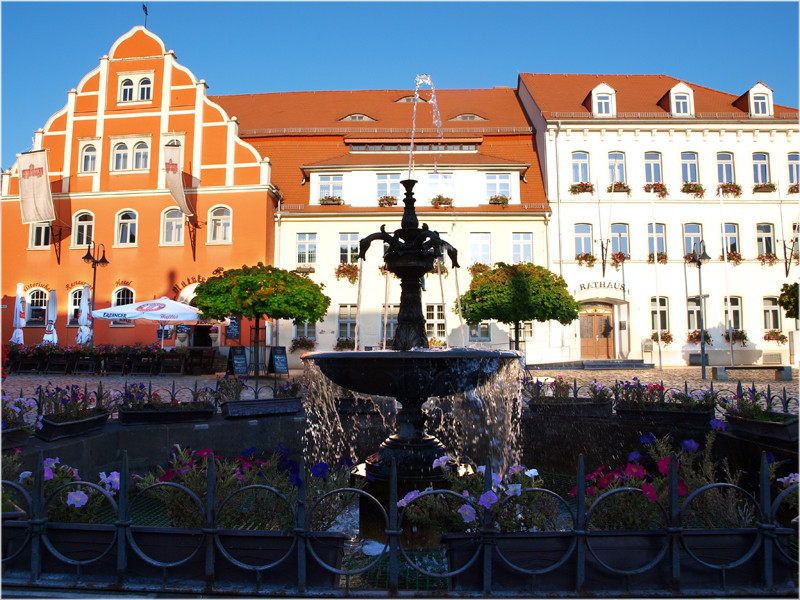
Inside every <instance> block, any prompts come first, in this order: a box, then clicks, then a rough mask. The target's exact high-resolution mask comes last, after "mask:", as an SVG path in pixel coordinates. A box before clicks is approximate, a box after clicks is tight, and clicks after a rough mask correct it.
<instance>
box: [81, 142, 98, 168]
mask: <svg viewBox="0 0 800 600" xmlns="http://www.w3.org/2000/svg"><path fill="white" fill-rule="evenodd" d="M96 170H97V149H96V148H95V147H94V146H92V145H91V144H90V145H88V146H84V147H83V156H82V158H81V172H83V173H93V172H94V171H96Z"/></svg>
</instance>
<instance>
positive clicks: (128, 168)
mask: <svg viewBox="0 0 800 600" xmlns="http://www.w3.org/2000/svg"><path fill="white" fill-rule="evenodd" d="M151 140H152V135H150V134H142V135H118V136H112V137H110V138H109V144H110V146H111V165H110V173H112V174H119V173H131V172H135V171H147V170H149V169H150V147H151V143H150V142H151ZM142 144H144V146H145V157H144V158H145V162H146V164H145V165H143V166H137V160H138V161H139V162H141V155H138V156H137V152H138V153H141V146H142Z"/></svg>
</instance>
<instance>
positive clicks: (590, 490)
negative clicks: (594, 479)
mask: <svg viewBox="0 0 800 600" xmlns="http://www.w3.org/2000/svg"><path fill="white" fill-rule="evenodd" d="M596 493H597V488H596V487H595V486H593V485H592V486H589V487H588V488H586V494H587V495H589V496H594V495H595V494H596Z"/></svg>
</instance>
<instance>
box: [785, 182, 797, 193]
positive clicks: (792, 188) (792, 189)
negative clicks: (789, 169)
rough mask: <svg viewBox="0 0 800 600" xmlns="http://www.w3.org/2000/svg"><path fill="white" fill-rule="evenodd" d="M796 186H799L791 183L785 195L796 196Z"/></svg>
mask: <svg viewBox="0 0 800 600" xmlns="http://www.w3.org/2000/svg"><path fill="white" fill-rule="evenodd" d="M798 186H800V184H797V183H793V184H792V185H790V186H789V189H788V190H787V193H788V194H797V193H798Z"/></svg>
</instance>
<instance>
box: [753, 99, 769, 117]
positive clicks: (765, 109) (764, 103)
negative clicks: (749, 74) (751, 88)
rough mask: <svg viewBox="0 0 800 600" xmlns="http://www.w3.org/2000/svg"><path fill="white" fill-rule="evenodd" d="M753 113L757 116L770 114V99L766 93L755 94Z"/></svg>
mask: <svg viewBox="0 0 800 600" xmlns="http://www.w3.org/2000/svg"><path fill="white" fill-rule="evenodd" d="M753 114H754V115H755V116H757V117H765V116H767V115H768V114H769V99H768V98H767V95H766V94H756V95H755V96H753Z"/></svg>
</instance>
